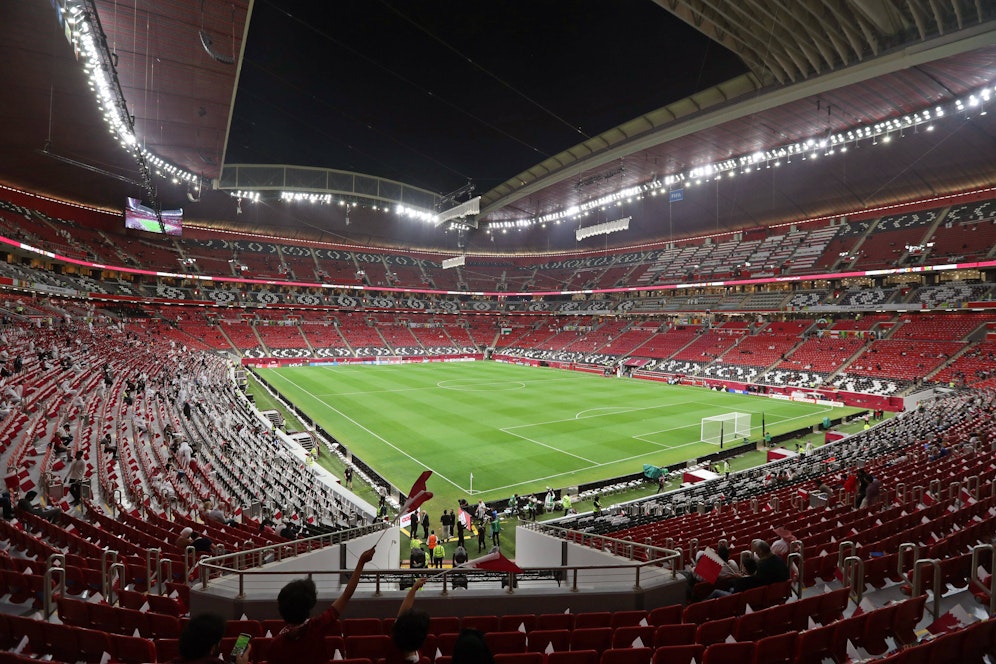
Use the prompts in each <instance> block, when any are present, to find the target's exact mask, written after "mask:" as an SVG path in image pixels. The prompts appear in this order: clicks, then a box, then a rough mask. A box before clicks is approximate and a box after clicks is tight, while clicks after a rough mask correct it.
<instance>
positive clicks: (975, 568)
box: [968, 544, 996, 618]
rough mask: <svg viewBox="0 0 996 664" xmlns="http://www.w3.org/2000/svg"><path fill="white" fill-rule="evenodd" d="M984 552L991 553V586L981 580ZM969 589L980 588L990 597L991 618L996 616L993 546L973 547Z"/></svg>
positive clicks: (995, 579) (995, 563)
mask: <svg viewBox="0 0 996 664" xmlns="http://www.w3.org/2000/svg"><path fill="white" fill-rule="evenodd" d="M983 551H988V552H989V560H990V563H989V565H990V566H991V567H992V568H993V569H992V572H993V573H991V574H990V575H989V586H988V587H987V586H986V585H985V584H984V583H982V579H980V578H979V567H980V562H981V561H980V557H981V556H980V554H981V553H982V552H983ZM968 586H969V588H972V587H974V588H978V589H979V591H980V592H981V593H982V594H983V595H985V596H988V597H989V617H990V618H992V617H993V616H994V615H996V547H994V546H993V545H992V544H976V545H975V546H973V547H972V573H971V576H969V580H968Z"/></svg>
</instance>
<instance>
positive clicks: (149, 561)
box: [145, 549, 163, 595]
mask: <svg viewBox="0 0 996 664" xmlns="http://www.w3.org/2000/svg"><path fill="white" fill-rule="evenodd" d="M161 556H162V549H146V550H145V590H146V592H148V593H149V594H152V577H153V576H155V578H156V594H157V595H162V586H163V584H162V579H160V578H159V562H160V560H162V558H161Z"/></svg>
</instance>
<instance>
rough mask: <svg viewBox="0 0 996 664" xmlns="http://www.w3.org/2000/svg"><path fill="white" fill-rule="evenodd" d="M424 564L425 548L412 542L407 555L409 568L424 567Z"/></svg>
mask: <svg viewBox="0 0 996 664" xmlns="http://www.w3.org/2000/svg"><path fill="white" fill-rule="evenodd" d="M425 566H426V561H425V549H423V548H422V546H421V545H416V544H414V543H413V544H412V551H411V553H410V554H409V555H408V567H409V568H410V569H424V568H425Z"/></svg>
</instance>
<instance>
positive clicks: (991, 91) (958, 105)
mask: <svg viewBox="0 0 996 664" xmlns="http://www.w3.org/2000/svg"><path fill="white" fill-rule="evenodd" d="M994 96H996V87H994V86H993V85H992V84H990V85H987V86H986V87H984V88H982V89H980V90H978V91H976V92H975V93H973V94H971V95H968V96H967V97H964V98H958V99H955V100H954V101H953V102H950V103H948V104H946V105H936V106H934V107H933V108H925V109H922V110H920V111H917V112H916V113H910V114H905V115H902V116H899V117H895V118H890V119H888V120H882V121H880V122H875V123H872V124H867V125H859V126H856V127H852V128H851V129H847V130H844V131H839V132H836V133H829V134H827V135H825V136H821V137H818V138H817V137H811V138H807V139H805V140H803V141H798V142H795V143H790V144H786V145H782V146H778V147H773V148H770V149H766V150H758V151H756V152H753V153H751V154H747V155H741V156H736V157H730V158H728V159H724V160H721V161H718V162H715V163H709V164H703V165H702V166H696V167H694V168H691V169H688V170H686V171H682V172H679V173H673V174H670V175H667V176H665V177H663V178H655V179H654V180H653V181H651V182H647V183H644V184H641V185H636V186H630V187H626V188H624V189H620V190H619V191H615V192H612V193H610V194H606V195H604V196H601V197H599V198H597V199H593V200H590V201H586V202H584V203H580V204H578V205H572V206H569V207H567V208H564V209H563V210H558V211H556V212H551V213H547V214H543V215H539V216H536V217H529V218H522V219H509V220H503V221H495V222H491V223H486V224H485V223H482V226H481V227H482V228H484V229H486V230H488V231H493V230H500V231H502V232H508V230H510V229H515V230H526V229H529V228H532V227H534V226H545V225H546V224H548V223H551V222H553V223H557V224H559V223H561V222H563V221H564V220H572V219H580V218H583V217H584V216H586V215H587V214H588V213H589V212H590V211H591V210H593V209H596V208H598V209H601V210H605V209H607V208H608V207H609V206H611V205H612V204H615V206H616V207H620V206H621V205H622V204H623V203H631V202H634V201H636V200H641V199H643V198H645V197H646V196H648V195H649V196H658V195H666V194H668V193H669V190H670V189H672V188H681V187H692V186H695V185H701V184H702V183H704V182H708V181H718V180H721V179H722V178H724V177H726V178H732V177H736V176H737V175H738V174H748V173H751V172H752V171H755V170H760V169H770V168H773V167H774V168H778V167H780V166H782V165H783V164H791V163H792V158H793V157H797V160H798V161H808V160H815V159H818V158H819V157H821V156H832V155H834V154H836V153H838V152H840V153H845V152H847V150H848V146H849V145H854V144H857V143H858V142H859V141H862V140H865V139H870V140H871V141H872V143H873V144H874V145H878V144H880V143H889V142H891V140H892V139H893V138H903V137H905V135H906V130H908V129H909V130H913V131H919V130H920V129H921V128H922V129H923V130H925V131H933V130H934V122H935V121H937V120H940V119H942V118H944V117H946V116H948V115H952V114H956V113H966V112H971V111H972V110H977V111H978V114H979V115H985V114H986V108H985V107H986V105H987V104H988V103H989V102H990V100H991V99H992V98H993V97H994Z"/></svg>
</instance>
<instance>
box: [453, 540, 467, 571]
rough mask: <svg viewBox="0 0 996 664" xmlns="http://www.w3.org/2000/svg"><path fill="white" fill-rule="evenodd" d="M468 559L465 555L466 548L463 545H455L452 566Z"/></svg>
mask: <svg viewBox="0 0 996 664" xmlns="http://www.w3.org/2000/svg"><path fill="white" fill-rule="evenodd" d="M469 559H470V556H469V555H467V549H465V548H463V545H462V544H461V545H457V548H456V550H455V551H454V552H453V567H459V566H460V565H463V564H464V563H465V562H467V561H468V560H469Z"/></svg>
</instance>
